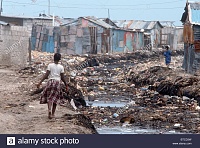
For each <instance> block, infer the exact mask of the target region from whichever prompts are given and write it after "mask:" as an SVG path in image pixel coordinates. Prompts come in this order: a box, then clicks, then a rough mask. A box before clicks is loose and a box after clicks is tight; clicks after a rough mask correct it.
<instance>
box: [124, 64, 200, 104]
mask: <svg viewBox="0 0 200 148" xmlns="http://www.w3.org/2000/svg"><path fill="white" fill-rule="evenodd" d="M183 73H184V72H183ZM183 73H180V72H179V73H177V71H174V70H173V69H169V68H167V67H160V66H156V67H151V68H149V69H147V70H145V71H141V72H137V73H136V72H135V71H132V70H131V71H130V72H129V75H128V76H127V77H128V78H127V79H128V81H130V82H132V83H134V84H135V85H136V87H142V86H148V88H149V89H150V90H154V91H157V92H158V93H160V94H163V95H170V96H180V97H182V96H186V97H189V98H194V99H196V100H197V101H198V102H200V93H199V92H200V91H199V90H200V83H199V80H200V79H199V77H198V76H192V75H184V74H183Z"/></svg>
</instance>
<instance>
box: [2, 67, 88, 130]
mask: <svg viewBox="0 0 200 148" xmlns="http://www.w3.org/2000/svg"><path fill="white" fill-rule="evenodd" d="M0 78H1V79H0V127H1V128H0V133H1V134H90V133H91V131H90V130H89V129H86V128H84V127H80V126H78V125H74V123H73V121H71V120H69V121H68V120H66V119H64V118H62V116H63V115H64V114H66V113H67V114H75V112H74V111H72V110H70V109H68V108H66V107H61V106H59V107H58V108H57V112H56V118H55V119H52V120H49V119H48V118H47V106H46V104H44V105H41V104H39V102H38V100H33V99H32V98H31V97H30V96H29V95H28V94H27V92H26V91H23V90H21V88H23V87H27V85H30V82H31V81H30V80H31V79H30V78H27V77H24V78H23V77H20V76H19V74H17V73H16V71H15V70H12V69H5V68H4V69H1V68H0Z"/></svg>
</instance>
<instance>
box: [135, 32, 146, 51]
mask: <svg viewBox="0 0 200 148" xmlns="http://www.w3.org/2000/svg"><path fill="white" fill-rule="evenodd" d="M143 47H144V33H143V32H135V33H134V44H133V50H140V49H142V48H143Z"/></svg>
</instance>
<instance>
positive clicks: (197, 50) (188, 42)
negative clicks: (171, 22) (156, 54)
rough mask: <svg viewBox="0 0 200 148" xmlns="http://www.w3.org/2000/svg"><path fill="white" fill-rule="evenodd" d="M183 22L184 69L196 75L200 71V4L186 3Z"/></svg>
mask: <svg viewBox="0 0 200 148" xmlns="http://www.w3.org/2000/svg"><path fill="white" fill-rule="evenodd" d="M184 10H185V12H184V13H183V15H182V18H181V21H182V23H183V24H184V30H183V36H184V60H183V68H184V69H185V70H186V72H188V73H192V74H194V73H195V72H197V71H199V69H200V2H186V6H185V9H184Z"/></svg>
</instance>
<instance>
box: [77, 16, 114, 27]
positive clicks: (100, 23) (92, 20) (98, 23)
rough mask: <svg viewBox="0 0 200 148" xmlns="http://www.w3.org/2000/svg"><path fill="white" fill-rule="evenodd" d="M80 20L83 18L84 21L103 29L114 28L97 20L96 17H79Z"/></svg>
mask: <svg viewBox="0 0 200 148" xmlns="http://www.w3.org/2000/svg"><path fill="white" fill-rule="evenodd" d="M81 18H84V19H86V20H88V21H91V22H93V23H95V24H97V25H100V26H102V27H104V28H107V29H109V28H114V27H113V26H111V25H110V24H108V23H106V22H104V21H103V20H102V19H99V18H96V17H93V16H92V17H91V16H90V17H81Z"/></svg>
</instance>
